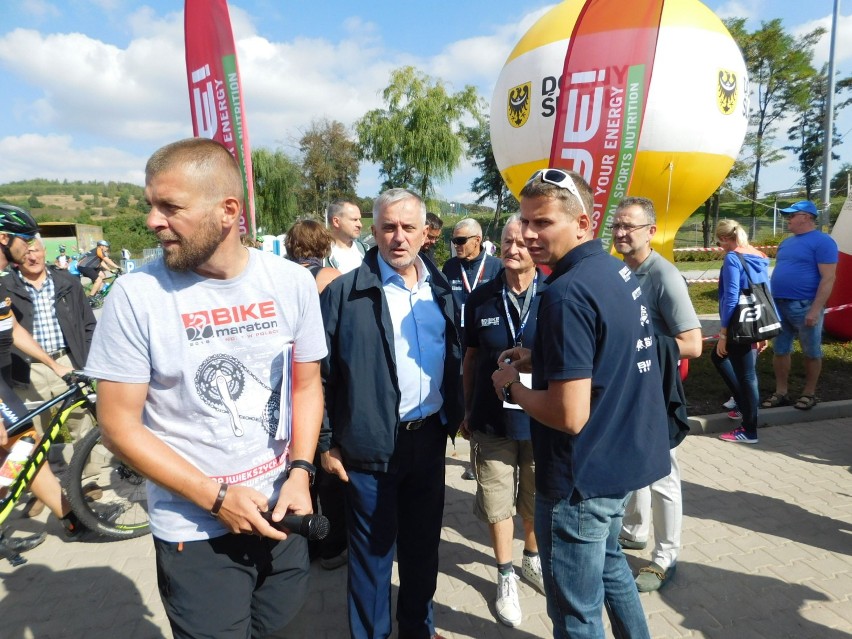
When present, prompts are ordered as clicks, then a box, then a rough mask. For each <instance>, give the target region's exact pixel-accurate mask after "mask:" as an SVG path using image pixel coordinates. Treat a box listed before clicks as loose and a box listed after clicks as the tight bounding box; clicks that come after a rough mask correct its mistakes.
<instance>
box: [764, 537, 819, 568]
mask: <svg viewBox="0 0 852 639" xmlns="http://www.w3.org/2000/svg"><path fill="white" fill-rule="evenodd" d="M766 552H767V553H769V554H770V555H771V556H772V557H773V558H774V559H775V560H776V563H777V565H779V566H789V565H791V564H792V563H793V562H794V561H806V562H807V561H814V560H816V559H817V558H819V557H821V556H822V554H823V552H824V551H823V550H822V549H820V548H815V547H813V546H808V545H805V544H802V543H796V542H792V541H790V540H789V539H783V540H779V543H778V544H776V545H775V546H771V547H769V548H767V549H766Z"/></svg>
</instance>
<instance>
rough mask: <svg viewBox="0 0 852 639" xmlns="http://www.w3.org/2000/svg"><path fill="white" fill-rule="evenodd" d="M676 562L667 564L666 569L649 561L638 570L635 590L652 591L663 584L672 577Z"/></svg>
mask: <svg viewBox="0 0 852 639" xmlns="http://www.w3.org/2000/svg"><path fill="white" fill-rule="evenodd" d="M675 570H677V564H673V565H671V566H669V569H668V570H666V569H665V568H663V567H662V566H661V565H659V564H655V563H654V562H651V563H650V564H648V565H647V566H645V567H644V568H641V569H640V570H639V575H638V576H637V577H636V590H638V591H639V592H654V591H655V590H659V589H660V588H662V587H663V586H665V585H666V584H667V583H669V581H671V579H672V577H674V574H675Z"/></svg>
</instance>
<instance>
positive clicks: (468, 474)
mask: <svg viewBox="0 0 852 639" xmlns="http://www.w3.org/2000/svg"><path fill="white" fill-rule="evenodd" d="M462 479H468V480H471V479H476V475H474V474H473V468H471V467H470V466H468V467H467V468H466V469H465V471H464V472H463V473H462Z"/></svg>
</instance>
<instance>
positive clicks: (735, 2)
mask: <svg viewBox="0 0 852 639" xmlns="http://www.w3.org/2000/svg"><path fill="white" fill-rule="evenodd" d="M762 4H763V3H762V2H761V1H760V0H751V1H749V0H745V1H743V0H729V2H725V3H724V4H722V5H720V6H719V7H717V8H716V9H715V11H714V13H715V14H716V15H717V16H719V17H720V18H721V19H723V20H724V19H726V18H745V19H746V20H752V19H754V18H756V17H757V16H758V15H759V14H760V8H761V5H762Z"/></svg>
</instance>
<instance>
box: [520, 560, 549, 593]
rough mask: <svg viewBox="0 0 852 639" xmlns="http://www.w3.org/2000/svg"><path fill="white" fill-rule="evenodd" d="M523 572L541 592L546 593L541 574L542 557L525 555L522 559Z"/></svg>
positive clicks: (525, 577)
mask: <svg viewBox="0 0 852 639" xmlns="http://www.w3.org/2000/svg"><path fill="white" fill-rule="evenodd" d="M521 574H522V575H523V576H524V579H526V580H527V581H528V582H530V583H531V584H532V585H533V586H535V588H536V590H538V591H539V592H540V593H541V594H544V579H543V578H542V576H541V557H539V556H538V555H536V556H535V557H527V556H526V555H524V558H523V560H522V561H521Z"/></svg>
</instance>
